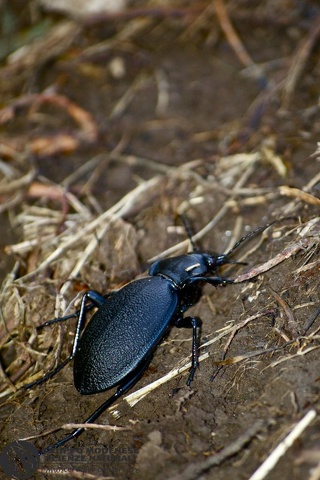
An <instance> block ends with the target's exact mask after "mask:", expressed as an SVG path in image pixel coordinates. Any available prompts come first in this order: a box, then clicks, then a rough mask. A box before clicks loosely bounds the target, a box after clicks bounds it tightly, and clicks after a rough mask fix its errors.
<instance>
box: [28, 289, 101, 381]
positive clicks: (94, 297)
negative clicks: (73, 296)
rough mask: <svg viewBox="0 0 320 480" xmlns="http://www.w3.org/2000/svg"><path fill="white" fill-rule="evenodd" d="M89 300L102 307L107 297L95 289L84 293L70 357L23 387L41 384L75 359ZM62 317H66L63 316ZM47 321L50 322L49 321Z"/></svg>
mask: <svg viewBox="0 0 320 480" xmlns="http://www.w3.org/2000/svg"><path fill="white" fill-rule="evenodd" d="M87 300H91V302H92V303H93V304H94V306H97V307H101V305H103V304H104V303H106V302H107V299H106V298H105V297H103V296H102V295H99V294H98V293H96V292H94V291H93V290H88V291H87V292H86V293H85V294H84V295H83V297H82V300H81V306H80V310H79V318H78V322H77V327H76V333H75V337H74V342H73V347H72V352H71V355H69V357H68V358H66V359H65V360H64V361H63V362H62V363H60V364H59V365H57V367H56V368H54V369H53V370H51V372H49V373H47V374H46V375H44V376H43V377H42V378H40V379H39V380H35V381H34V382H31V383H28V384H27V385H24V386H23V388H24V389H25V390H27V389H29V388H31V387H33V386H35V385H40V384H41V383H44V382H46V381H47V380H49V379H50V378H52V377H53V376H54V375H56V374H57V373H58V372H60V370H62V369H63V367H65V366H66V365H67V364H68V363H69V362H70V361H71V360H72V359H73V357H74V355H75V353H76V351H77V347H78V343H79V338H80V335H81V332H82V330H83V327H84V323H85V319H86V312H87V305H86V302H87ZM62 318H64V317H62ZM55 320H57V319H55ZM47 323H49V322H47ZM52 323H54V322H52Z"/></svg>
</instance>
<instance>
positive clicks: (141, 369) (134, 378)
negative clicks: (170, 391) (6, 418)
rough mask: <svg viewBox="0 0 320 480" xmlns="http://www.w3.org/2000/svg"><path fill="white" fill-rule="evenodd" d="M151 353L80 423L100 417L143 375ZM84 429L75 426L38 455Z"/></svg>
mask: <svg viewBox="0 0 320 480" xmlns="http://www.w3.org/2000/svg"><path fill="white" fill-rule="evenodd" d="M151 358H152V355H150V356H149V357H147V358H146V359H145V360H143V362H141V364H140V365H139V366H138V367H137V368H136V369H135V370H134V371H133V373H131V374H130V375H129V376H127V381H126V382H125V383H122V384H121V385H120V386H119V387H118V389H117V390H116V392H115V393H114V394H113V395H111V397H109V398H108V399H107V400H106V401H105V402H104V403H103V404H102V405H100V407H98V408H97V409H96V410H95V411H94V412H93V413H92V414H91V415H90V416H89V417H88V418H87V419H86V420H85V421H84V422H82V423H93V422H94V421H95V420H97V418H99V417H100V415H102V414H103V412H104V411H105V410H107V408H109V407H111V405H112V404H113V403H114V402H115V401H116V400H118V399H119V398H120V397H121V396H122V395H124V394H125V393H126V392H127V391H128V390H130V388H132V387H133V386H134V385H135V384H136V383H137V381H138V380H139V379H140V377H141V376H142V375H143V373H144V371H145V369H146V368H147V367H148V365H149V363H150V361H151ZM84 431H85V428H83V427H81V428H77V429H75V430H74V431H73V432H71V433H70V434H69V435H67V436H66V437H64V438H62V439H61V440H59V441H58V442H56V443H54V444H53V445H50V446H49V447H46V448H44V449H43V450H40V451H39V455H43V454H45V453H48V452H50V451H51V450H53V449H55V448H58V447H61V445H64V444H65V443H67V442H69V441H70V440H72V439H74V438H77V437H79V435H81V434H82V433H83V432H84Z"/></svg>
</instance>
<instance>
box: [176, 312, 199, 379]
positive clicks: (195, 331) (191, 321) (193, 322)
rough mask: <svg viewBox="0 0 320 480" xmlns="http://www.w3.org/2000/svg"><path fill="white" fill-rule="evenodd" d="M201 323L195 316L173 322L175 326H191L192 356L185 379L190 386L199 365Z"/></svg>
mask: <svg viewBox="0 0 320 480" xmlns="http://www.w3.org/2000/svg"><path fill="white" fill-rule="evenodd" d="M201 325H202V322H201V320H200V318H197V317H180V318H178V320H177V321H176V323H175V326H176V327H177V328H192V357H191V369H190V374H189V377H188V380H187V385H188V387H190V384H191V382H192V380H193V377H194V374H195V372H196V370H197V368H198V366H199V346H200V337H201Z"/></svg>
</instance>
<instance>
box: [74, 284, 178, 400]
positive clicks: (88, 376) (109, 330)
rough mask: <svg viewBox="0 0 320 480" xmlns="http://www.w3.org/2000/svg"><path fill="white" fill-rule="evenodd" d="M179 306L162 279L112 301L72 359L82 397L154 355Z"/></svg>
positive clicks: (91, 325) (105, 386) (115, 381)
mask: <svg viewBox="0 0 320 480" xmlns="http://www.w3.org/2000/svg"><path fill="white" fill-rule="evenodd" d="M177 305H178V295H177V293H176V291H175V290H174V288H173V286H172V285H171V283H170V282H169V281H168V280H166V279H164V278H163V277H160V276H155V277H148V278H144V279H141V280H137V281H135V282H132V283H129V284H128V285H126V286H125V287H123V288H122V289H121V290H119V292H117V293H116V294H114V295H113V296H111V297H110V299H108V300H107V301H106V303H105V305H103V306H102V307H100V308H99V310H98V311H97V312H96V313H95V314H94V316H93V317H92V319H91V321H90V323H89V325H88V326H87V328H86V329H85V331H84V333H83V335H82V337H81V339H80V342H79V345H78V349H77V352H76V355H75V359H74V382H75V386H76V388H77V390H78V391H79V392H81V393H83V394H92V393H97V392H101V391H103V390H106V389H108V388H111V387H112V386H115V385H117V384H119V383H120V382H121V381H122V380H123V378H124V377H126V375H128V374H129V373H131V372H132V371H133V370H134V369H135V367H137V366H138V364H139V363H140V362H141V361H142V360H143V359H144V358H146V357H147V356H148V354H150V352H152V351H153V349H154V348H155V346H156V345H157V344H158V343H159V342H160V340H161V339H162V337H163V335H164V333H165V331H166V330H167V328H168V326H169V325H170V323H171V321H172V319H173V317H174V315H175V312H176V309H177Z"/></svg>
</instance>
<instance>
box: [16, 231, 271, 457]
mask: <svg viewBox="0 0 320 480" xmlns="http://www.w3.org/2000/svg"><path fill="white" fill-rule="evenodd" d="M273 223H275V222H272V223H268V224H267V225H264V226H262V227H258V228H256V229H255V230H253V231H252V232H250V233H249V234H248V235H246V236H245V237H242V238H241V239H240V240H239V241H238V242H237V243H236V244H235V245H234V246H233V247H232V248H231V249H230V250H229V251H228V252H227V253H225V254H221V255H218V254H210V253H206V252H200V251H199V250H198V249H197V248H196V246H195V245H194V243H193V242H192V238H191V235H190V232H188V229H187V228H186V229H187V233H188V235H189V238H190V240H191V244H192V247H193V251H192V252H191V253H187V254H185V255H179V256H176V257H172V258H167V259H162V260H158V261H156V262H155V263H153V264H152V265H151V267H150V269H149V272H148V273H149V276H147V277H145V278H141V279H139V280H134V281H132V282H130V283H128V284H127V285H125V286H124V287H122V288H121V289H120V290H117V291H115V292H111V293H108V294H107V295H105V296H101V295H99V294H98V293H96V292H94V291H91V290H89V291H87V292H86V293H85V294H84V296H83V298H82V301H81V307H80V310H79V312H78V313H77V315H78V322H77V327H76V333H75V338H74V344H73V348H72V353H71V355H70V356H69V357H68V358H67V359H66V360H65V361H64V362H63V363H62V364H60V365H58V366H57V367H56V368H55V369H54V370H53V371H51V372H50V373H48V374H47V375H46V376H45V377H43V378H42V379H40V380H37V381H35V382H32V383H30V384H28V385H26V386H25V388H30V387H31V386H34V385H39V384H40V383H42V382H44V381H46V380H48V379H49V378H51V377H52V376H53V375H55V374H56V373H57V372H59V371H60V370H61V369H62V368H63V367H64V366H65V365H67V363H69V362H70V361H71V360H73V361H74V367H73V374H74V384H75V387H76V389H77V390H78V391H79V392H80V393H81V394H83V395H89V394H93V393H99V392H103V391H104V390H108V389H110V388H112V387H115V386H118V389H117V390H116V392H115V393H114V394H113V395H112V396H111V397H110V398H108V400H106V401H105V402H104V403H103V404H102V405H101V406H100V407H99V408H98V409H97V410H96V411H95V412H93V413H92V415H90V417H88V418H87V419H86V420H85V421H84V422H83V423H92V422H94V421H95V420H96V419H97V418H98V417H99V416H100V415H101V414H102V413H103V412H104V411H105V410H106V409H107V408H108V407H110V406H111V405H112V404H113V403H114V402H115V401H116V400H117V399H118V398H119V397H121V395H123V394H124V393H125V392H127V391H128V390H129V389H130V388H131V387H132V386H133V385H134V384H135V383H136V382H137V381H138V380H139V378H140V377H141V375H142V374H143V372H144V370H145V369H146V368H147V366H148V365H149V363H150V360H151V358H152V355H153V353H154V350H155V348H156V347H157V345H158V344H159V343H160V342H161V340H162V339H163V338H164V336H165V335H166V333H167V332H168V330H169V329H170V327H172V326H176V327H179V328H180V327H183V328H192V331H193V341H192V364H191V365H192V366H191V370H190V374H189V378H188V381H187V385H190V383H191V382H192V379H193V376H194V373H195V370H196V368H197V366H198V347H199V340H200V339H199V326H200V323H201V321H200V320H199V319H197V318H196V317H184V316H183V313H184V312H185V311H186V310H188V308H190V307H191V306H192V305H194V304H195V303H196V302H197V301H198V299H199V298H200V295H201V288H202V286H203V285H204V284H205V283H209V284H210V285H214V286H217V285H226V284H229V283H232V282H233V280H232V279H229V278H224V277H221V276H218V275H216V273H217V270H218V269H219V267H221V266H222V265H225V264H228V263H229V264H230V263H239V262H236V261H234V260H231V259H230V258H229V256H230V254H231V253H233V251H234V250H235V249H236V248H238V247H239V245H240V244H241V243H242V242H244V241H245V240H247V239H248V238H250V237H252V236H253V235H255V234H256V233H258V232H261V231H263V230H265V229H266V228H267V227H269V226H270V225H272V224H273ZM88 300H90V301H91V302H92V303H91V305H93V306H95V307H98V310H97V311H96V313H94V315H93V316H92V318H91V320H90V322H89V324H88V325H87V327H86V328H85V329H84V330H83V327H84V323H85V317H86V312H87V311H88V306H87V301H88ZM75 315H76V314H73V315H69V316H67V317H62V318H57V319H54V320H51V321H49V322H46V323H45V324H43V325H41V326H47V325H50V324H52V323H55V322H59V321H64V320H67V319H68V318H70V317H72V316H75ZM82 330H83V332H82ZM83 431H84V428H77V429H76V430H74V431H73V432H71V433H70V434H69V435H67V436H66V437H64V438H63V439H62V440H60V441H58V442H56V443H54V444H53V445H50V446H49V447H47V448H45V449H43V450H41V451H40V452H39V455H42V454H44V453H47V452H49V451H50V450H52V449H55V448H58V447H60V446H61V445H64V444H65V443H66V442H68V441H69V440H71V439H73V438H76V437H78V436H79V435H80V434H81V433H82V432H83Z"/></svg>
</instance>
